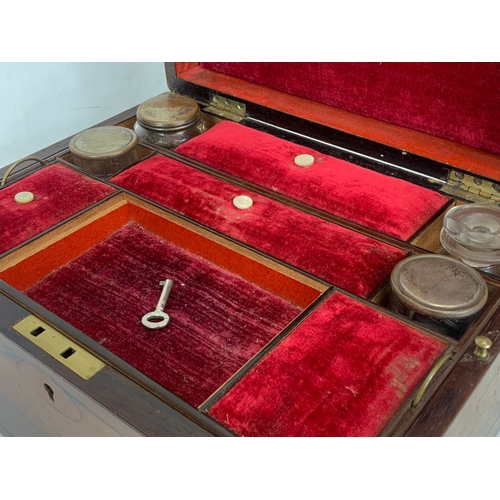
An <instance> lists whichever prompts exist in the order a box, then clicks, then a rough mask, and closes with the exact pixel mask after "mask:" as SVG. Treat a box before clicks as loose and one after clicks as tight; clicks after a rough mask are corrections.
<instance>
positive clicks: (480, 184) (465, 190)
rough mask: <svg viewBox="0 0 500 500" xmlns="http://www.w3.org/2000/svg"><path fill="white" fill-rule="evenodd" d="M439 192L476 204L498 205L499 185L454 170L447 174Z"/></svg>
mask: <svg viewBox="0 0 500 500" xmlns="http://www.w3.org/2000/svg"><path fill="white" fill-rule="evenodd" d="M441 191H443V192H444V193H447V194H451V195H453V196H455V197H457V198H461V199H464V200H467V201H473V202H476V203H486V204H490V205H499V204H500V183H499V184H496V183H494V182H491V181H487V180H486V179H482V178H480V177H474V176H473V175H469V174H464V173H462V172H455V171H454V170H451V171H450V173H449V174H448V180H447V183H446V184H445V185H444V186H443V187H442V188H441Z"/></svg>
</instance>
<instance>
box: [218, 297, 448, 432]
mask: <svg viewBox="0 0 500 500" xmlns="http://www.w3.org/2000/svg"><path fill="white" fill-rule="evenodd" d="M444 349H445V343H444V342H442V341H440V340H437V339H435V338H431V337H429V336H426V335H424V334H423V333H420V332H418V331H417V330H414V329H413V328H410V327H408V326H406V325H404V324H402V323H399V322H398V321H396V320H394V319H392V318H390V317H388V316H385V315H383V314H381V313H380V312H378V311H376V310H374V309H372V308H370V307H368V306H366V305H364V304H360V303H358V302H356V301H354V300H353V299H351V298H348V297H346V296H344V295H342V294H340V293H335V294H334V295H333V296H332V297H330V298H329V299H328V300H327V302H325V303H324V304H323V305H322V306H320V308H318V309H317V310H316V311H314V312H313V313H312V314H311V316H310V317H309V318H308V319H306V320H305V321H304V322H303V323H301V324H300V325H299V327H298V328H297V329H296V330H294V331H293V332H292V333H291V334H290V335H289V336H288V337H287V338H286V339H285V340H283V341H282V342H281V343H280V344H279V345H278V346H277V347H276V348H275V349H274V350H273V351H271V353H270V354H268V355H267V356H266V357H265V358H264V359H263V360H262V361H261V362H260V363H258V364H257V365H256V366H255V367H254V368H253V369H252V370H251V371H250V372H249V374H248V375H246V376H245V377H244V378H243V379H242V380H241V381H240V382H239V383H238V384H237V385H235V386H234V387H233V388H232V389H231V390H230V391H229V392H228V393H227V394H226V395H225V396H223V397H222V398H221V399H220V400H219V401H218V402H217V403H216V404H215V405H214V406H212V407H211V408H210V409H209V414H210V415H211V416H212V417H214V418H215V419H216V420H218V421H219V422H221V423H223V424H224V425H225V426H226V427H229V428H230V429H232V430H233V431H235V432H236V433H237V434H239V435H242V436H376V435H378V434H380V433H381V431H382V430H383V429H384V427H385V426H386V425H387V423H388V422H389V420H390V419H391V418H392V416H393V415H394V414H395V412H396V411H397V410H398V409H399V407H400V405H401V404H402V402H403V401H404V400H405V399H406V398H407V397H408V396H409V394H410V393H411V391H412V390H413V389H414V388H415V386H416V385H417V384H418V382H419V381H420V380H421V379H422V378H423V376H424V375H425V374H426V372H427V371H428V370H429V369H430V367H431V366H432V364H433V363H434V361H435V360H436V359H437V358H438V357H439V355H440V354H441V353H442V352H443V350H444Z"/></svg>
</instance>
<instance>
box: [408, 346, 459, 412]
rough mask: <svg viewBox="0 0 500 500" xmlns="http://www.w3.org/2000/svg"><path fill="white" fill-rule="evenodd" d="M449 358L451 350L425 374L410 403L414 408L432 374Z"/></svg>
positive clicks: (432, 376) (451, 355)
mask: <svg viewBox="0 0 500 500" xmlns="http://www.w3.org/2000/svg"><path fill="white" fill-rule="evenodd" d="M451 358H453V354H452V353H451V352H449V353H448V354H445V355H444V356H443V357H442V358H441V359H440V360H439V361H438V362H437V363H436V364H435V365H434V368H433V369H432V370H431V371H430V372H429V374H428V375H427V377H426V379H425V380H424V383H423V384H422V385H421V386H420V389H419V390H418V392H417V395H416V396H415V399H414V400H413V403H412V404H411V405H412V406H413V407H414V408H415V406H417V405H418V403H420V400H421V399H422V396H423V395H424V392H425V390H426V389H427V386H428V385H429V384H430V383H431V380H432V379H433V378H434V375H436V373H437V372H438V371H439V369H440V368H441V367H442V366H443V365H444V364H445V362H446V361H448V360H449V359H451Z"/></svg>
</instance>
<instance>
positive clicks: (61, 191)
mask: <svg viewBox="0 0 500 500" xmlns="http://www.w3.org/2000/svg"><path fill="white" fill-rule="evenodd" d="M21 191H29V192H31V193H33V195H34V197H35V199H34V200H33V201H32V202H30V203H27V204H24V205H22V204H19V203H17V202H16V201H15V200H14V196H15V195H16V194H17V193H19V192H21ZM114 191H115V190H114V189H113V188H112V187H111V186H108V185H106V184H103V183H101V182H98V181H95V180H93V179H90V178H89V177H86V176H84V175H83V174H80V173H78V172H75V171H74V170H72V169H70V168H68V167H65V166H64V165H62V164H60V163H56V164H54V165H49V166H48V167H44V168H42V169H40V170H38V171H37V172H35V173H33V174H32V175H30V176H28V177H26V178H24V179H21V180H19V181H18V182H15V183H14V184H11V185H8V186H7V187H5V188H3V189H1V190H0V235H1V238H0V254H1V253H3V252H6V251H7V250H10V249H11V248H14V247H15V246H16V245H19V244H20V243H23V242H24V241H26V240H28V239H29V238H31V237H33V236H35V235H37V234H39V233H41V232H42V231H45V230H46V229H48V228H50V227H51V226H53V225H55V224H57V223H59V222H62V221H63V220H64V219H67V218H68V217H70V216H72V215H74V214H76V213H77V212H79V211H80V210H83V209H85V208H87V207H89V206H90V205H92V204H93V203H96V202H97V201H99V200H102V199H103V198H105V197H106V196H108V195H110V194H111V193H113V192H114Z"/></svg>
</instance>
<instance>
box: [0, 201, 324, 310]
mask: <svg viewBox="0 0 500 500" xmlns="http://www.w3.org/2000/svg"><path fill="white" fill-rule="evenodd" d="M131 220H134V221H136V222H137V223H139V224H140V225H141V226H142V227H144V229H146V230H148V231H151V232H153V233H155V234H157V235H158V236H160V237H162V238H164V239H166V240H168V241H170V242H171V243H173V244H175V245H177V246H179V247H181V248H184V249H185V250H188V251H190V252H192V253H194V254H196V255H198V256H200V257H202V258H204V259H207V260H209V261H211V262H212V263H214V264H215V265H217V266H220V267H222V268H224V269H226V270H228V271H230V272H233V273H234V274H237V275H239V276H241V277H242V278H244V279H246V280H247V281H250V282H252V283H255V284H256V285H258V286H260V287H261V288H263V289H264V290H267V291H269V292H272V293H274V294H276V295H278V296H280V297H283V298H284V299H286V300H288V301H290V302H292V303H293V304H295V305H297V306H299V307H301V308H305V307H307V306H308V305H310V304H311V303H312V302H313V301H314V300H315V299H316V298H317V297H318V296H319V295H320V292H319V291H318V290H315V289H314V288H311V287H309V286H307V285H305V284H303V283H300V282H298V281H296V280H294V279H293V278H291V277H289V276H286V275H284V274H281V273H280V272H279V271H276V270H274V269H272V268H268V267H267V266H264V265H262V264H260V263H259V262H257V261H255V260H253V259H251V258H249V257H246V256H244V255H241V254H240V253H238V252H236V251H233V250H231V249H229V248H226V247H224V246H222V245H219V244H218V243H216V242H214V241H211V240H208V239H206V238H204V237H203V236H202V235H200V234H197V233H194V232H192V231H189V230H188V229H186V228H184V227H182V226H180V225H177V224H175V223H173V222H171V221H169V220H167V219H164V218H163V217H160V216H159V215H156V214H154V213H152V212H149V211H148V210H144V209H143V208H141V207H139V206H136V205H134V204H132V203H127V204H125V205H122V206H120V207H118V208H117V209H116V210H113V211H112V212H110V213H108V214H106V215H103V216H102V217H100V218H98V219H97V220H95V221H93V222H91V223H89V224H87V225H86V226H83V227H81V228H80V229H78V230H77V231H75V232H73V233H71V234H69V235H67V236H66V237H64V238H63V239H61V240H58V241H56V242H55V243H53V244H52V245H50V246H48V247H47V248H43V249H41V250H40V251H38V252H37V253H36V254H34V255H32V256H29V257H27V258H26V259H23V260H22V261H20V262H19V263H17V264H15V265H13V266H12V267H10V268H8V269H6V270H4V271H3V272H1V273H0V279H2V280H4V281H5V282H7V283H9V284H10V285H11V286H13V287H14V288H16V289H18V290H21V291H24V290H26V289H27V288H29V287H31V286H33V285H34V284H35V283H37V282H39V281H40V280H41V279H43V278H44V277H45V276H47V275H48V274H50V273H51V272H52V271H54V270H56V269H58V268H60V267H61V266H63V265H65V264H67V263H68V262H69V261H71V260H72V259H74V258H76V257H77V256H79V255H81V254H82V253H83V252H85V251H87V250H89V249H90V248H91V247H93V246H94V245H96V244H97V243H99V242H100V241H102V240H104V239H105V238H107V237H108V236H110V235H111V234H112V233H113V232H114V231H116V230H117V229H119V228H120V227H122V226H123V225H124V224H126V223H127V222H129V221H131Z"/></svg>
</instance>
